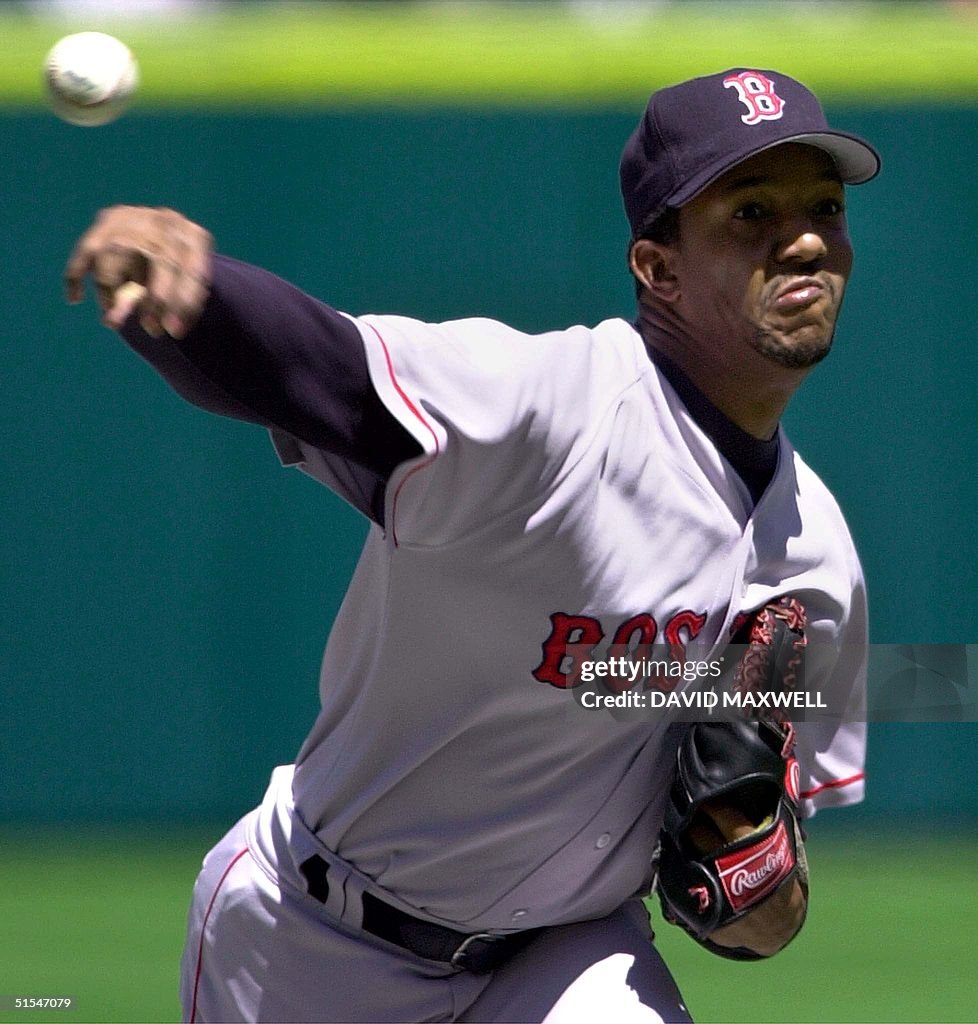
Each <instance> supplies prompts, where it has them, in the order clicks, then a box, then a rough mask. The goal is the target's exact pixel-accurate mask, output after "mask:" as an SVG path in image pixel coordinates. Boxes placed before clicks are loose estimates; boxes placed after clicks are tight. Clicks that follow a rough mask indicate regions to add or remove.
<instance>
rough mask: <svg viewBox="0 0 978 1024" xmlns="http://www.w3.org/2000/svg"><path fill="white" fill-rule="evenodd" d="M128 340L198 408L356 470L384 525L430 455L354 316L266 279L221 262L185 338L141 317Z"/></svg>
mask: <svg viewBox="0 0 978 1024" xmlns="http://www.w3.org/2000/svg"><path fill="white" fill-rule="evenodd" d="M121 333H122V336H123V337H124V338H125V339H126V341H127V342H128V343H129V345H130V346H131V347H132V348H133V349H134V350H135V351H136V352H137V353H138V354H139V355H140V356H142V357H143V358H144V359H146V360H147V361H148V362H149V363H150V364H152V365H153V366H154V367H155V369H156V370H157V371H158V372H159V373H160V374H161V375H162V376H163V377H164V379H165V380H166V381H167V382H168V383H169V384H170V386H171V387H172V388H173V389H174V390H175V391H176V392H177V393H178V394H179V395H181V396H182V397H183V398H185V399H187V400H188V401H189V402H192V403H193V404H194V405H197V406H199V407H200V408H202V409H206V410H208V411H209V412H215V413H218V414H220V415H224V416H230V417H233V418H235V419H241V420H247V421H249V422H252V423H258V424H261V425H262V426H265V427H273V428H278V429H279V430H284V431H286V432H287V433H289V434H292V435H293V436H294V437H296V438H298V439H299V440H301V441H304V442H306V443H307V444H310V445H312V446H313V447H316V448H319V449H321V450H322V451H324V452H327V453H329V454H331V455H333V456H336V457H339V458H341V459H343V460H344V461H346V462H347V463H349V464H351V465H352V467H353V468H355V469H356V470H357V471H358V476H359V478H360V479H359V481H358V482H359V490H360V491H361V492H362V494H363V495H364V498H363V499H362V501H360V502H357V504H358V506H359V507H360V509H361V511H363V512H364V513H365V514H367V515H369V516H370V517H371V518H372V519H374V521H375V522H378V523H381V525H383V500H384V488H385V487H386V484H387V481H388V480H389V479H390V476H391V474H392V473H393V471H394V470H395V469H396V467H397V466H399V465H400V464H401V463H402V462H404V461H406V460H408V459H411V458H414V457H415V456H416V455H418V454H420V452H421V446H420V445H419V444H418V442H417V441H416V440H415V439H414V438H413V437H411V435H410V434H409V433H408V431H407V430H406V429H405V428H404V427H402V426H401V425H400V423H398V422H397V420H396V419H395V418H394V417H393V415H392V414H391V413H390V412H389V411H388V409H387V408H386V406H385V405H384V404H383V402H381V400H380V398H379V397H378V396H377V393H376V391H375V390H374V388H373V385H372V384H371V382H370V375H369V372H368V370H367V358H366V353H365V352H364V349H363V341H362V339H361V337H360V332H359V331H358V330H357V328H356V326H355V325H354V324H353V323H352V322H351V321H350V320H349V319H347V318H346V317H345V316H343V315H342V314H340V313H338V312H337V311H336V310H335V309H332V308H331V307H330V306H327V305H326V304H325V303H322V302H320V301H318V300H317V299H314V298H312V297H311V296H310V295H307V294H306V293H305V292H302V291H300V290H299V289H298V288H296V287H294V286H293V285H291V284H289V283H288V282H287V281H284V280H282V279H281V278H279V277H276V276H275V275H274V274H271V273H269V272H268V271H266V270H262V269H260V268H259V267H254V266H251V265H250V264H247V263H241V262H239V261H238V260H232V259H230V258H228V257H226V256H217V257H215V259H214V276H213V281H212V285H211V292H210V296H209V298H208V300H207V303H206V304H205V307H204V310H203V312H202V314H201V317H200V319H199V320H198V322H197V323H196V324H195V325H194V327H193V329H192V330H191V331H190V332H189V333H188V334H187V336H186V337H185V338H183V339H182V340H180V341H178V342H175V341H173V340H172V339H170V338H168V337H165V336H164V337H163V338H152V337H150V336H149V335H147V334H146V333H145V332H144V331H143V330H142V329H141V328H140V326H139V324H138V321H137V320H136V318H135V317H134V318H132V319H130V320H129V321H128V322H127V323H126V325H125V326H124V328H123V329H122V331H121Z"/></svg>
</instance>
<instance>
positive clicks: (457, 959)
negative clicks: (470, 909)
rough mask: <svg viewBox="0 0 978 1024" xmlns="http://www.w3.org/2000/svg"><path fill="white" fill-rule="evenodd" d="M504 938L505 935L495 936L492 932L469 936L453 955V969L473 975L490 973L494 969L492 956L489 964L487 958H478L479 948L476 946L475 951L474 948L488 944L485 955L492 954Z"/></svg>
mask: <svg viewBox="0 0 978 1024" xmlns="http://www.w3.org/2000/svg"><path fill="white" fill-rule="evenodd" d="M504 938H505V936H504V935H493V934H492V933H491V932H476V933H475V934H474V935H467V936H466V937H465V938H464V939H463V940H462V944H461V946H459V947H458V949H456V950H455V952H454V953H453V954H452V959H451V960H450V961H449V963H451V965H452V967H457V968H459V969H460V970H463V971H472V973H473V974H481V973H484V972H485V971H490V970H492V968H493V964H492V962H491V961H492V959H493V958H492V956H491V955H490V956H489V958H488V962H487V960H486V959H485V958H483V957H479V956H478V950H479V947H477V946H476V947H475V949H473V948H472V947H473V946H474V944H475V943H477V942H483V943H487V946H486V947H484V953H487V954H491V953H492V952H493V947H494V946H496V945H498V944H499V943H500V942H501V941H502V940H503V939H504Z"/></svg>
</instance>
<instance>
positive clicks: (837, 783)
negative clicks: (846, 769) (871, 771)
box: [801, 772, 866, 800]
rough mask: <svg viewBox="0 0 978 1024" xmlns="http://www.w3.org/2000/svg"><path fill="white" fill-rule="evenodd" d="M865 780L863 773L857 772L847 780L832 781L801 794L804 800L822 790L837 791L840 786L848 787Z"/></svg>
mask: <svg viewBox="0 0 978 1024" xmlns="http://www.w3.org/2000/svg"><path fill="white" fill-rule="evenodd" d="M865 778H866V773H865V772H859V773H858V775H850V776H849V778H848V779H833V780H832V781H831V782H823V783H822V784H821V785H820V786H815V787H814V788H813V789H806V790H804V792H802V793H801V796H802V797H803V798H804V799H806V800H807V799H808V798H809V797H812V796H814V795H815V794H816V793H821V792H822V790H823V789H839V788H840V787H842V786H849V785H851V784H852V783H853V782H859V781H860V780H861V779H865Z"/></svg>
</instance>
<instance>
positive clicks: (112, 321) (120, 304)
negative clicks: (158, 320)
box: [102, 281, 162, 337]
mask: <svg viewBox="0 0 978 1024" xmlns="http://www.w3.org/2000/svg"><path fill="white" fill-rule="evenodd" d="M145 298H146V286H145V285H142V284H138V283H137V282H135V281H126V282H125V284H122V285H120V286H119V287H118V288H116V289H115V292H114V293H113V295H112V297H111V299H110V300H109V304H108V306H107V308H106V310H105V315H104V316H103V317H102V323H104V324H105V326H106V327H111V328H112V329H113V330H118V329H119V328H120V327H121V326H122V325H123V324H124V323H125V322H126V321H127V320H128V319H129V317H131V316H132V314H133V313H135V312H136V310H137V309H138V308H139V305H140V303H142V302H143V301H144V300H145ZM141 324H142V328H143V330H144V331H146V333H147V334H151V335H153V337H159V335H160V334H161V333H162V332H161V331H160V330H159V329H158V326H157V325H156V324H154V323H153V322H152V321H150V320H149V319H148V318H147V317H145V316H144V317H142V319H141Z"/></svg>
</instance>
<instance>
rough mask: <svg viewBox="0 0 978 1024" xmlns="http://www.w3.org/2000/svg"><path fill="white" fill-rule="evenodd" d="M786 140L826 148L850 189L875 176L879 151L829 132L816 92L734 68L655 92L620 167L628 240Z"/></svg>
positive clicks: (852, 137) (855, 138) (762, 73)
mask: <svg viewBox="0 0 978 1024" xmlns="http://www.w3.org/2000/svg"><path fill="white" fill-rule="evenodd" d="M784 142H803V143H805V144H806V145H810V146H816V147H818V148H819V149H823V150H825V152H826V153H828V154H829V155H830V156H831V157H832V159H833V160H834V161H835V164H836V166H837V167H838V169H839V176H840V177H841V178H842V180H843V182H845V183H846V184H847V185H859V184H861V183H862V182H864V181H869V180H870V178H874V177H875V176H876V175H877V174H878V173H879V169H880V157H879V153H877V152H876V150H875V149H874V148H873V147H872V146H871V145H870V144H869V143H868V142H866V141H865V140H863V139H860V138H859V137H858V136H856V135H848V134H847V133H845V132H838V131H835V130H834V129H832V128H830V127H829V125H828V122H827V121H826V119H825V114H824V112H823V111H822V107H821V105H820V104H819V102H818V100H817V99H816V97H815V95H814V93H812V92H811V91H810V90H809V89H806V88H805V86H803V85H802V84H801V82H797V81H795V79H793V78H789V77H788V76H787V75H782V74H780V73H779V72H777V71H757V70H751V69H748V68H731V69H730V70H729V71H721V72H720V73H719V74H716V75H706V76H704V77H703V78H693V79H690V80H689V81H688V82H681V83H680V84H679V85H673V86H669V87H668V88H666V89H660V90H659V91H658V92H655V93H653V94H652V98H651V99H650V100H649V104H648V107H647V108H646V110H645V114H644V115H643V117H642V120H641V121H639V123H638V127H637V128H636V129H635V131H634V132H632V135H631V138H629V140H628V142H627V143H626V144H625V149H624V151H623V153H622V156H621V165H620V168H619V173H620V177H621V194H622V198H623V199H624V202H625V213H626V215H627V216H628V222H629V224H631V226H632V235H633V237H635V236H637V235H638V234H639V233H640V232H641V230H642V228H644V227H645V226H646V225H647V224H648V222H649V221H650V220H651V219H652V218H653V217H654V216H656V215H657V214H659V213H661V212H662V210H663V209H664V208H665V207H667V206H682V205H683V203H688V202H689V200H690V199H692V198H693V197H694V196H695V195H697V194H698V193H700V192H702V191H703V189H705V188H706V187H707V186H708V185H709V184H711V183H712V182H714V181H716V179H717V178H719V177H720V176H721V175H722V174H723V173H724V172H726V171H728V170H730V168H731V167H734V166H735V165H736V164H739V163H740V162H741V161H743V160H746V159H747V158H748V157H751V156H754V154H755V153H760V152H761V151H762V150H765V149H770V148H771V147H772V146H779V145H781V144H782V143H784Z"/></svg>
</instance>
